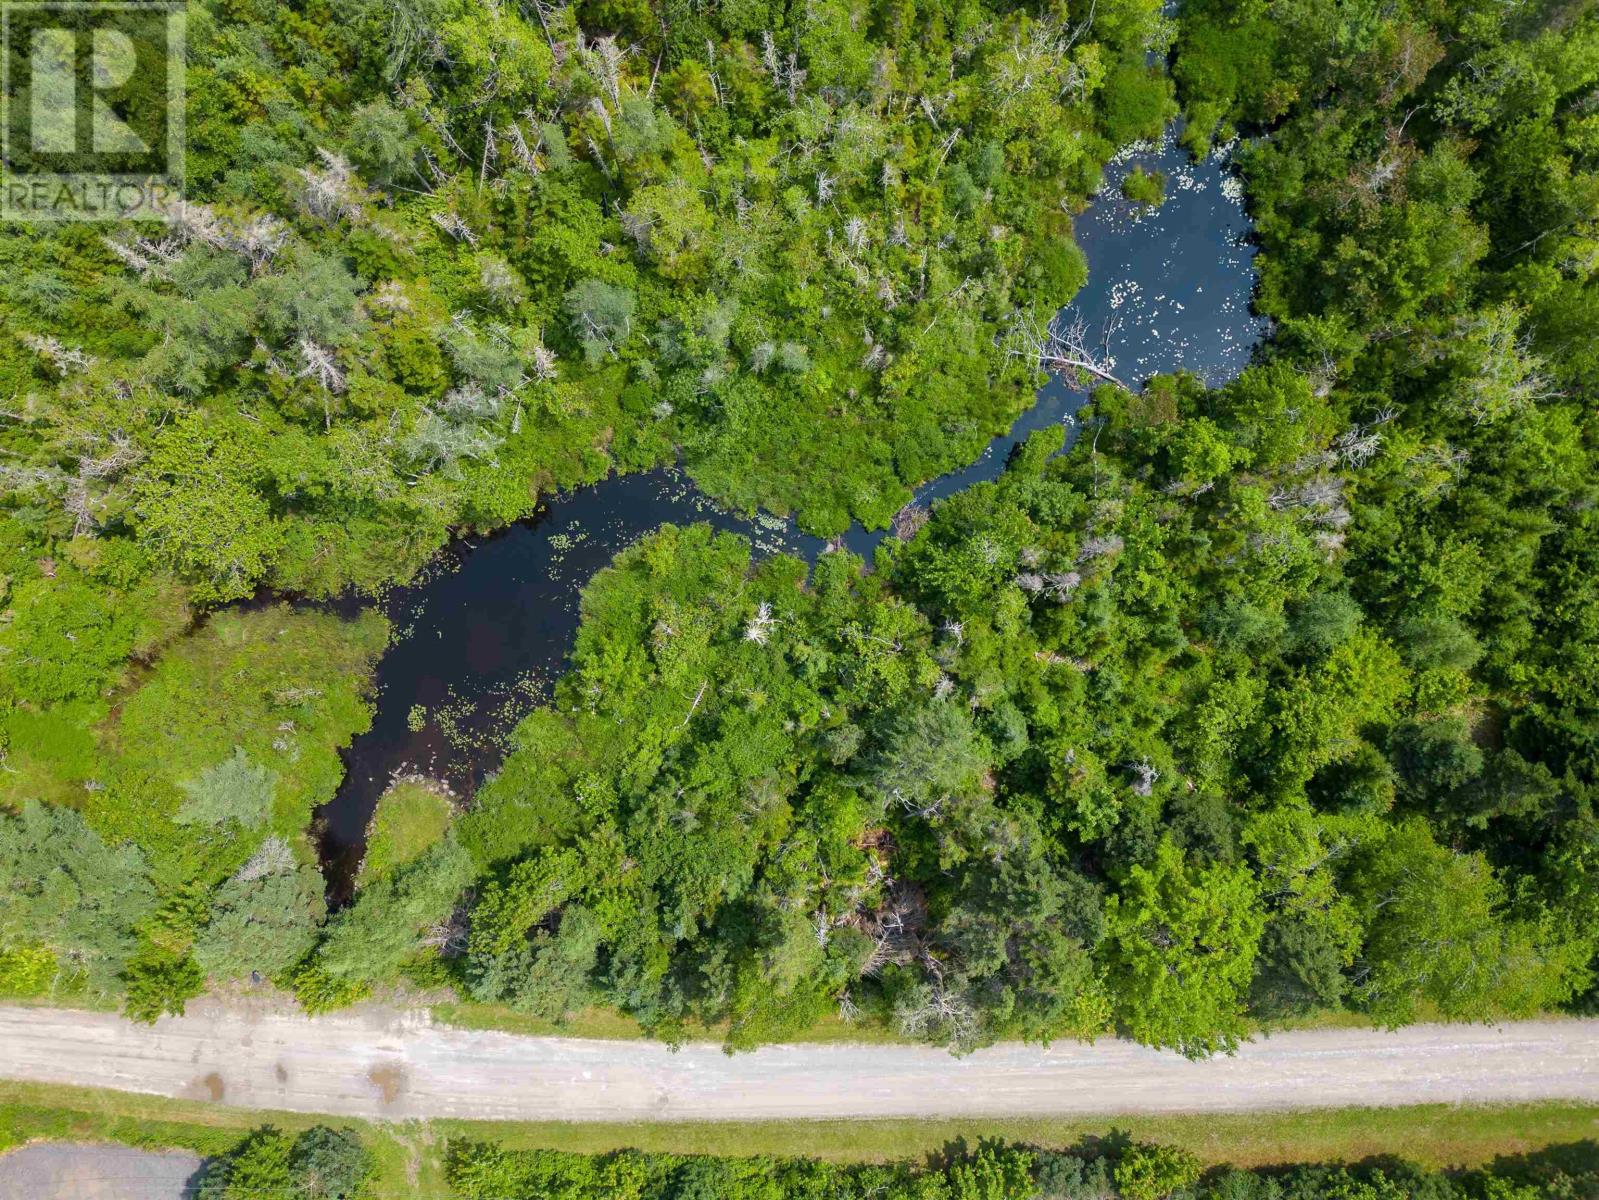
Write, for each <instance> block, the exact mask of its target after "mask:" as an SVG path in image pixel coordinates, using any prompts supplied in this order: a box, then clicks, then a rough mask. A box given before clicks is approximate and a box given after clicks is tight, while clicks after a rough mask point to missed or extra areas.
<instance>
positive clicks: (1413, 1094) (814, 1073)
mask: <svg viewBox="0 0 1599 1200" xmlns="http://www.w3.org/2000/svg"><path fill="white" fill-rule="evenodd" d="M0 1077H3V1078H10V1079H21V1080H31V1081H37V1082H45V1083H64V1084H81V1085H88V1086H94V1087H107V1088H119V1089H122V1090H124V1091H131V1092H144V1093H149V1094H153V1095H162V1096H176V1097H182V1098H188V1099H197V1100H215V1101H220V1102H221V1103H224V1104H232V1105H238V1106H241V1107H246V1108H275V1109H288V1110H294V1111H299V1112H316V1113H333V1114H339V1115H344V1116H354V1117H378V1118H395V1119H399V1118H424V1117H477V1118H487V1119H501V1120H525V1121H537V1120H566V1121H631V1120H717V1119H733V1118H744V1119H754V1118H789V1117H889V1116H999V1115H1068V1114H1109V1113H1118V1112H1206V1111H1214V1112H1222V1111H1238V1110H1247V1109H1263V1108H1305V1107H1321V1106H1333V1105H1393V1104H1415V1103H1427V1102H1456V1101H1476V1102H1488V1101H1498V1102H1508V1101H1521V1100H1535V1099H1575V1100H1592V1101H1596V1102H1599V1020H1584V1021H1578V1020H1569V1021H1564V1020H1563V1021H1528V1022H1520V1023H1516V1024H1511V1025H1504V1026H1498V1027H1490V1026H1460V1025H1454V1026H1440V1025H1424V1026H1416V1027H1413V1028H1410V1029H1404V1030H1400V1031H1398V1032H1395V1033H1383V1032H1378V1031H1372V1030H1360V1029H1335V1030H1318V1031H1305V1032H1296V1033H1287V1034H1278V1035H1277V1036H1275V1037H1271V1038H1268V1039H1263V1040H1260V1041H1257V1042H1255V1043H1253V1044H1250V1045H1246V1046H1245V1047H1243V1048H1242V1049H1241V1050H1240V1051H1239V1052H1238V1054H1237V1055H1236V1056H1235V1057H1231V1058H1218V1059H1213V1060H1211V1061H1208V1062H1188V1061H1186V1060H1185V1059H1183V1058H1181V1057H1179V1056H1178V1055H1176V1054H1171V1053H1167V1052H1163V1051H1156V1050H1149V1049H1146V1048H1144V1047H1141V1046H1135V1045H1132V1044H1130V1043H1127V1042H1121V1041H1115V1040H1105V1041H1101V1042H1099V1043H1097V1044H1095V1045H1092V1046H1087V1045H1081V1044H1078V1043H1075V1042H1073V1043H1061V1044H1057V1045H1055V1046H1053V1047H1050V1048H1047V1049H1046V1048H1043V1047H1036V1046H997V1047H994V1048H991V1049H988V1050H983V1051H980V1052H978V1053H976V1054H973V1055H970V1056H969V1057H966V1058H953V1057H951V1056H950V1055H948V1054H946V1053H944V1052H942V1051H939V1050H934V1049H922V1048H917V1047H910V1046H880V1045H795V1046H773V1047H768V1048H766V1049H763V1050H759V1051H756V1052H754V1053H751V1054H740V1055H737V1056H731V1057H730V1056H728V1055H726V1054H724V1053H722V1051H721V1049H720V1048H719V1047H716V1046H709V1045H691V1046H687V1047H685V1048H683V1049H682V1050H681V1051H678V1052H675V1053H674V1052H673V1051H671V1050H669V1049H667V1048H666V1047H664V1046H661V1045H659V1044H656V1043H652V1042H638V1041H591V1040H582V1039H577V1038H532V1037H519V1036H515V1035H511V1034H504V1033H484V1032H476V1031H467V1030H460V1029H451V1028H448V1027H444V1026H440V1025H437V1024H433V1023H431V1022H430V1021H429V1020H428V1019H427V1017H426V1016H425V1015H418V1014H415V1013H410V1014H405V1013H397V1012H393V1011H387V1010H383V1009H377V1008H369V1009H364V1010H358V1011H355V1012H351V1013H345V1014H340V1015H335V1016H327V1017H318V1018H307V1017H304V1016H299V1015H295V1014H290V1013H284V1012H271V1011H258V1012H247V1013H241V1012H239V1011H237V1010H230V1009H227V1008H224V1007H223V1006H221V1005H219V1004H217V1003H215V1002H209V1001H207V1002H201V1003H198V1004H195V1005H192V1006H191V1011H190V1013H189V1014H188V1015H186V1016H182V1017H175V1018H174V1017H167V1018H163V1019H162V1020H160V1021H158V1022H157V1023H156V1025H155V1026H154V1027H149V1026H144V1025H135V1024H132V1023H130V1022H128V1021H126V1020H123V1019H122V1018H120V1017H117V1016H114V1015H111V1014H106V1013H91V1012H78V1011H69V1010H61V1009H48V1008H22V1007H7V1006H0Z"/></svg>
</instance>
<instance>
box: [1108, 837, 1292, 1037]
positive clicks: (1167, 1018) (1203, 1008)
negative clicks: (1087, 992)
mask: <svg viewBox="0 0 1599 1200" xmlns="http://www.w3.org/2000/svg"><path fill="white" fill-rule="evenodd" d="M1105 919H1106V936H1105V941H1104V943H1103V946H1102V953H1103V957H1104V961H1105V967H1106V972H1107V978H1108V981H1109V983H1110V985H1111V989H1112V996H1113V997H1114V1002H1115V1015H1116V1020H1117V1022H1118V1023H1119V1024H1120V1025H1121V1026H1122V1027H1123V1028H1125V1029H1126V1030H1127V1032H1128V1033H1129V1034H1130V1035H1131V1036H1132V1037H1135V1038H1137V1039H1138V1040H1139V1041H1141V1042H1145V1043H1148V1044H1149V1045H1152V1046H1171V1047H1173V1048H1175V1049H1177V1050H1180V1051H1181V1052H1182V1053H1183V1054H1186V1055H1188V1056H1189V1057H1194V1058H1197V1057H1202V1056H1204V1055H1207V1054H1214V1053H1215V1052H1216V1051H1218V1050H1231V1049H1232V1048H1233V1047H1235V1046H1236V1045H1237V1044H1238V1039H1239V1037H1240V1036H1241V1035H1242V1034H1243V1032H1244V1006H1243V999H1244V994H1245V992H1246V990H1247V989H1248V987H1249V982H1250V978H1251V976H1252V975H1253V972H1254V965H1255V953H1256V949H1257V948H1258V946H1259V944H1260V936H1261V931H1262V928H1263V926H1264V917H1263V914H1262V913H1261V910H1260V896H1259V892H1258V888H1257V885H1256V883H1255V881H1254V880H1253V879H1252V878H1251V877H1250V875H1249V873H1248V872H1247V871H1245V870H1242V869H1240V868H1237V867H1224V866H1219V865H1218V866H1212V867H1205V868H1199V867H1195V866H1194V865H1192V864H1190V863H1189V862H1188V861H1187V859H1186V857H1185V856H1184V854H1183V852H1182V851H1181V850H1179V849H1178V848H1177V847H1176V846H1175V845H1173V844H1172V843H1171V842H1170V841H1163V842H1161V844H1160V847H1159V849H1158V850H1157V851H1156V854H1155V860H1154V862H1153V863H1152V864H1151V865H1150V866H1148V867H1144V866H1135V867H1133V868H1132V869H1131V870H1130V871H1129V872H1128V876H1127V880H1126V882H1125V883H1124V884H1123V885H1122V887H1121V888H1120V890H1119V891H1118V892H1117V893H1115V894H1113V895H1112V896H1111V897H1110V898H1109V899H1108V900H1107V901H1106V911H1105Z"/></svg>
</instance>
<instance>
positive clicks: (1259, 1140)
mask: <svg viewBox="0 0 1599 1200" xmlns="http://www.w3.org/2000/svg"><path fill="white" fill-rule="evenodd" d="M322 1121H326V1123H328V1124H331V1125H336V1126H345V1127H354V1128H357V1129H359V1130H360V1131H361V1134H362V1137H363V1138H364V1139H365V1140H366V1142H367V1143H368V1145H369V1146H370V1147H371V1148H372V1150H373V1151H374V1153H375V1154H376V1155H377V1157H378V1161H379V1163H380V1168H381V1176H380V1180H379V1185H380V1186H379V1190H380V1191H389V1190H393V1191H396V1192H404V1191H410V1192H411V1193H412V1194H415V1195H418V1196H422V1197H435V1196H437V1197H443V1196H446V1195H448V1192H447V1189H446V1188H445V1186H444V1182H443V1171H442V1160H443V1152H444V1148H445V1146H446V1145H447V1144H448V1142H449V1141H451V1140H452V1139H469V1140H474V1141H492V1142H498V1143H500V1144H502V1145H505V1146H507V1147H510V1148H514V1149H527V1148H549V1149H558V1150H568V1151H576V1152H582V1153H590V1154H595V1153H603V1152H605V1151H608V1150H616V1149H621V1148H624V1147H632V1148H635V1149H640V1150H655V1151H671V1152H675V1153H680V1154H718V1155H752V1154H771V1155H791V1156H796V1157H802V1156H804V1157H816V1158H827V1159H834V1160H840V1161H875V1160H884V1159H890V1158H905V1157H913V1158H914V1157H920V1156H922V1155H925V1154H929V1153H935V1152H937V1151H939V1150H941V1149H943V1148H944V1147H946V1146H948V1145H949V1144H950V1143H952V1142H956V1141H959V1140H961V1139H964V1140H965V1141H966V1142H967V1143H969V1144H972V1143H976V1142H977V1141H978V1140H980V1139H983V1138H1001V1139H1004V1140H1007V1141H1015V1142H1023V1143H1027V1144H1029V1145H1035V1146H1041V1147H1048V1148H1054V1149H1066V1148H1069V1147H1071V1146H1074V1145H1078V1144H1079V1143H1081V1142H1083V1141H1084V1140H1085V1139H1092V1138H1096V1137H1102V1136H1104V1135H1105V1134H1106V1133H1108V1132H1110V1131H1111V1130H1113V1129H1119V1130H1125V1131H1126V1132H1128V1133H1130V1134H1131V1135H1132V1136H1133V1137H1134V1138H1136V1139H1138V1140H1140V1141H1153V1142H1162V1143H1166V1144H1168V1145H1173V1146H1181V1147H1184V1148H1185V1149H1188V1150H1191V1151H1193V1152H1194V1153H1195V1154H1197V1155H1199V1157H1200V1158H1201V1159H1202V1160H1203V1161H1204V1162H1205V1163H1207V1164H1212V1165H1219V1164H1224V1163H1232V1164H1234V1165H1237V1166H1245V1167H1248V1166H1264V1165H1271V1164H1287V1163H1299V1162H1356V1161H1359V1160H1361V1159H1366V1158H1372V1157H1376V1156H1382V1155H1393V1156H1398V1157H1403V1158H1408V1159H1410V1160H1411V1161H1414V1162H1417V1163H1420V1164H1422V1165H1424V1166H1430V1167H1451V1166H1476V1165H1479V1164H1482V1163H1486V1162H1489V1161H1490V1160H1492V1159H1493V1158H1495V1157H1496V1156H1498V1155H1503V1154H1520V1153H1527V1152H1529V1151H1534V1150H1540V1149H1543V1148H1544V1147H1546V1146H1554V1145H1570V1144H1572V1143H1579V1142H1588V1143H1590V1146H1591V1147H1592V1151H1593V1153H1594V1155H1595V1156H1596V1158H1599V1106H1595V1105H1588V1104H1576V1103H1563V1102H1547V1103H1537V1104H1524V1105H1482V1106H1478V1105H1419V1106H1415V1107H1407V1108H1344V1109H1319V1110H1312V1111H1302V1112H1262V1113H1236V1114H1196V1115H1193V1116H1150V1115H1146V1114H1128V1115H1122V1116H1118V1115H1115V1114H1107V1115H1105V1116H1101V1117H1084V1118H1070V1119H1057V1118H1018V1119H1010V1120H971V1121H967V1120H895V1121H757V1122H700V1123H689V1122H685V1123H666V1124H635V1123H616V1124H587V1123H585V1124H581V1125H574V1124H567V1123H563V1122H554V1121H551V1122H496V1121H456V1120H438V1121H428V1122H417V1121H410V1122H397V1123H373V1122H366V1121H355V1120H350V1119H348V1118H339V1117H329V1118H321V1117H317V1116H316V1115H314V1114H306V1113H287V1112H268V1111H257V1110H247V1109H238V1108H229V1107H227V1106H224V1105H219V1104H212V1103H207V1102H204V1101H190V1100H169V1099H165V1098H161V1097H153V1096H139V1095H133V1094H129V1093H125V1092H114V1091H106V1090H102V1089H96V1088H74V1087H61V1086H56V1085H50V1084H32V1083H11V1082H6V1081H0V1150H3V1149H7V1148H10V1147H12V1146H17V1145H21V1144H24V1143H26V1142H30V1141H35V1140H53V1141H113V1142H120V1143H123V1144H126V1145H131V1146H139V1147H144V1148H148V1149H165V1148H184V1149H189V1150H194V1151H196V1152H198V1153H200V1154H217V1153H220V1152H222V1151H224V1150H226V1149H228V1148H229V1147H231V1146H232V1145H233V1144H234V1143H235V1142H237V1140H238V1139H239V1138H240V1137H241V1136H242V1135H243V1134H244V1133H245V1132H246V1131H248V1130H250V1129H253V1128H255V1127H257V1126H259V1125H263V1124H270V1125H275V1126H277V1127H278V1128H279V1129H283V1130H286V1131H289V1132H294V1131H298V1130H301V1129H304V1128H306V1127H307V1126H310V1125H314V1124H318V1123H319V1122H322Z"/></svg>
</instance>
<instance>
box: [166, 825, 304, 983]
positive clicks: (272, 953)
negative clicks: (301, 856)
mask: <svg viewBox="0 0 1599 1200" xmlns="http://www.w3.org/2000/svg"><path fill="white" fill-rule="evenodd" d="M279 844H280V845H281V843H279ZM286 849H287V848H286V847H285V850H286ZM285 857H287V855H285ZM323 888H324V885H323V880H322V875H321V873H320V872H319V871H318V870H317V869H316V868H315V867H311V866H295V865H294V863H293V859H292V857H290V858H289V859H288V861H287V862H282V861H277V862H272V861H265V860H264V858H263V855H262V854H261V853H260V852H257V855H256V856H255V858H253V859H252V860H251V861H250V862H249V863H247V864H246V865H245V867H244V868H242V869H241V870H240V871H239V872H238V873H237V874H236V875H234V876H233V877H232V878H231V879H229V880H228V881H227V882H225V883H224V884H222V886H221V887H219V888H218V889H217V890H216V893H215V894H214V895H213V896H212V898H211V916H210V919H209V920H208V921H207V922H206V924H205V927H204V928H202V929H201V930H200V931H199V933H198V934H196V935H195V939H194V958H195V961H196V962H198V963H199V964H200V967H201V969H202V970H204V971H205V973H206V974H207V975H210V976H212V977H213V978H217V979H236V978H238V977H240V976H242V975H248V974H249V973H250V972H251V971H259V972H261V974H262V975H265V976H268V977H271V976H276V975H278V974H280V973H282V972H284V971H287V970H288V969H289V968H290V967H292V966H294V964H295V963H297V962H299V961H300V960H301V959H302V958H304V957H305V954H306V952H307V951H309V950H310V949H311V947H312V945H313V944H314V943H315V942H316V938H317V930H318V927H319V926H320V925H321V923H322V919H323V917H324V916H325V915H326V913H327V905H326V902H325V901H324V899H323Z"/></svg>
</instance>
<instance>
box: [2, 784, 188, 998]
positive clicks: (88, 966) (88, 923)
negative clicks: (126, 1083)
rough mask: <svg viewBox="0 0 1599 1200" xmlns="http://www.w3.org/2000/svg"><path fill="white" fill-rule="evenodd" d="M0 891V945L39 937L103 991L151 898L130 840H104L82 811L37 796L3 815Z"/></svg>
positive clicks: (127, 953) (131, 945)
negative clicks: (1, 901)
mask: <svg viewBox="0 0 1599 1200" xmlns="http://www.w3.org/2000/svg"><path fill="white" fill-rule="evenodd" d="M0 895H3V896H4V897H5V903H4V904H0V946H6V947H12V946H18V945H25V944H42V945H44V946H46V947H48V948H49V949H50V950H51V952H52V953H54V954H55V955H56V958H57V960H58V961H59V962H60V964H61V966H62V967H63V968H64V969H65V970H67V971H68V972H82V974H83V975H84V977H85V978H86V979H87V981H88V983H89V984H90V986H91V987H93V988H95V989H97V990H101V991H109V990H112V989H113V988H114V987H115V984H116V977H117V975H118V974H119V973H120V972H121V971H122V970H123V967H124V966H125V965H126V963H127V961H128V959H129V958H130V957H131V956H132V954H133V953H134V950H135V948H136V945H137V942H136V939H135V936H134V930H135V928H136V927H137V926H138V925H139V924H140V923H141V922H142V921H143V920H144V919H145V918H146V917H147V916H149V915H150V914H151V913H152V912H153V911H154V909H155V903H156V896H155V889H154V888H153V887H152V886H151V885H150V881H149V878H148V876H147V875H146V869H145V861H144V856H143V855H142V854H141V853H140V852H139V851H138V850H137V849H136V848H135V847H133V846H117V847H112V846H107V845H106V844H105V843H104V842H103V841H101V839H100V837H99V835H97V834H96V833H95V832H94V830H92V829H90V828H89V826H88V824H87V823H86V822H85V821H84V819H83V817H82V816H81V815H80V814H79V813H77V812H74V811H73V810H72V809H68V808H57V807H55V806H53V805H45V804H40V803H38V802H37V801H29V802H27V803H25V804H23V806H22V808H21V810H20V811H19V812H17V813H16V814H15V815H14V816H7V815H4V814H0Z"/></svg>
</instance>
